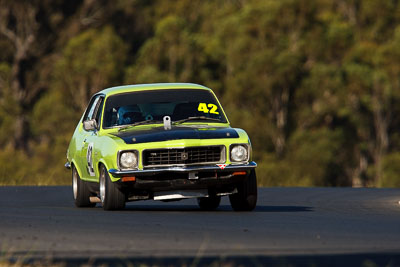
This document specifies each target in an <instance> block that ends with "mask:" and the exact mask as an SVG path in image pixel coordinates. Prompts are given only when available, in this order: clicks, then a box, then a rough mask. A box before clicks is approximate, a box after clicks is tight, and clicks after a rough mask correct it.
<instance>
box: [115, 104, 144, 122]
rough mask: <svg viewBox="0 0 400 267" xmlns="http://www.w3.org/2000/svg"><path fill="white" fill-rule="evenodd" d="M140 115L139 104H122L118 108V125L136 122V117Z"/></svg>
mask: <svg viewBox="0 0 400 267" xmlns="http://www.w3.org/2000/svg"><path fill="white" fill-rule="evenodd" d="M140 116H141V112H140V108H139V107H138V106H137V105H130V106H122V107H120V108H119V109H118V125H124V124H130V123H134V122H135V121H134V119H135V118H134V117H140Z"/></svg>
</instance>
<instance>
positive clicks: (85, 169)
mask: <svg viewBox="0 0 400 267" xmlns="http://www.w3.org/2000/svg"><path fill="white" fill-rule="evenodd" d="M103 100H104V97H103V96H102V95H97V96H95V97H93V99H92V101H91V103H90V105H89V107H88V110H87V112H86V114H85V116H84V118H83V120H82V122H84V121H88V120H92V119H95V120H96V122H97V128H95V129H93V130H89V131H87V130H85V129H84V128H83V127H82V128H81V129H82V134H81V137H82V143H81V149H80V155H79V161H80V163H79V164H80V166H82V168H81V171H82V178H83V179H84V180H90V181H97V179H96V175H95V169H94V166H95V164H94V161H93V158H94V157H93V153H94V147H95V144H96V142H97V139H98V134H97V132H98V130H99V127H100V114H101V110H102V106H103Z"/></svg>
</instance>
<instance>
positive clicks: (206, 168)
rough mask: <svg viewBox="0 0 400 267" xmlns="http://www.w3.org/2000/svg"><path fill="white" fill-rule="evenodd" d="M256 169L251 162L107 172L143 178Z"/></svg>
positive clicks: (110, 170) (255, 165) (254, 164)
mask: <svg viewBox="0 0 400 267" xmlns="http://www.w3.org/2000/svg"><path fill="white" fill-rule="evenodd" d="M256 167H257V163H255V162H254V161H251V162H249V163H247V164H231V165H227V166H226V167H225V168H223V169H222V168H221V167H219V166H218V165H215V166H212V165H211V166H210V165H206V166H184V167H178V166H177V167H165V168H154V169H144V170H117V169H109V170H108V172H109V173H111V174H112V175H114V176H128V175H133V176H136V175H138V176H145V175H155V174H159V173H166V172H180V173H190V172H207V171H219V172H234V171H247V170H252V169H254V168H256Z"/></svg>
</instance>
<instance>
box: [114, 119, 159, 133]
mask: <svg viewBox="0 0 400 267" xmlns="http://www.w3.org/2000/svg"><path fill="white" fill-rule="evenodd" d="M148 123H162V121H159V120H147V121H138V122H135V123H133V124H128V125H124V126H122V127H121V128H119V129H118V132H119V131H122V130H125V129H127V128H130V127H134V126H138V125H142V124H148Z"/></svg>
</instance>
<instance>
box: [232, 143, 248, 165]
mask: <svg viewBox="0 0 400 267" xmlns="http://www.w3.org/2000/svg"><path fill="white" fill-rule="evenodd" d="M231 160H232V161H247V160H248V151H247V146H244V145H235V146H232V148H231Z"/></svg>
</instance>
